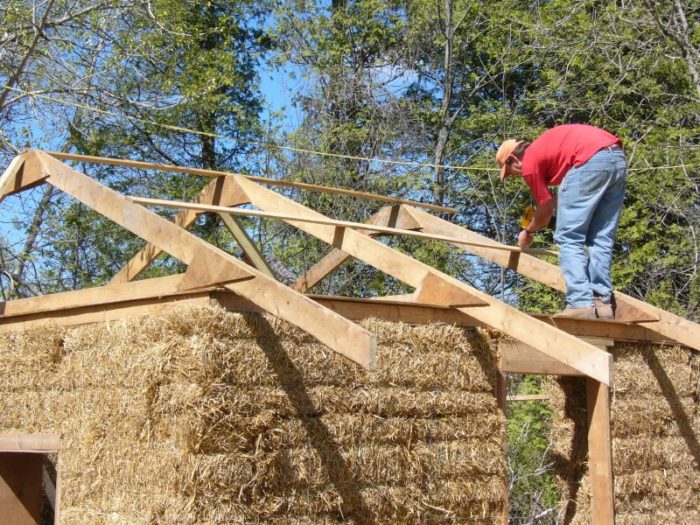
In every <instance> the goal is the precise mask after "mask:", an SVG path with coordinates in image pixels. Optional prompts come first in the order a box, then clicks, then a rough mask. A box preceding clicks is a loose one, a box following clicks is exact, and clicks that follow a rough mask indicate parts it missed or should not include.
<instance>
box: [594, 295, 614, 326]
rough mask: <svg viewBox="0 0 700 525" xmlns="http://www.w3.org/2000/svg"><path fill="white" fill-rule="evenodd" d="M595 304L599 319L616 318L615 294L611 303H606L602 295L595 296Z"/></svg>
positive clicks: (610, 319) (608, 319)
mask: <svg viewBox="0 0 700 525" xmlns="http://www.w3.org/2000/svg"><path fill="white" fill-rule="evenodd" d="M593 304H594V305H595V312H596V315H597V316H598V319H602V320H604V321H614V320H615V310H616V309H617V308H616V304H615V296H614V295H613V296H611V297H610V302H609V303H604V302H603V300H602V299H601V298H600V297H594V298H593Z"/></svg>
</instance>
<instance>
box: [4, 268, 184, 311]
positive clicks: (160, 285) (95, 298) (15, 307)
mask: <svg viewBox="0 0 700 525" xmlns="http://www.w3.org/2000/svg"><path fill="white" fill-rule="evenodd" d="M184 275H185V274H179V275H171V276H168V277H157V278H153V279H144V280H142V281H134V282H127V283H124V284H120V285H110V286H99V287H96V288H86V289H84V290H76V291H73V292H62V293H56V294H51V295H43V296H38V297H27V298H26V299H17V300H15V301H8V302H6V303H0V322H3V321H4V320H5V319H7V318H10V317H17V316H22V315H31V314H37V313H42V312H55V311H57V310H68V309H72V308H81V307H84V306H91V305H97V306H99V305H105V304H110V303H118V302H124V301H129V300H138V299H147V298H150V297H158V296H160V297H165V296H172V295H176V294H178V293H179V292H180V285H181V282H182V278H183V276H184Z"/></svg>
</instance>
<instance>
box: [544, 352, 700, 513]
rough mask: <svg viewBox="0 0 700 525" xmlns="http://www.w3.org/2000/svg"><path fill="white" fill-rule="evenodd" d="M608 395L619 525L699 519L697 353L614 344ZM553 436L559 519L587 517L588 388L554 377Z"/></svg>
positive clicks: (699, 388)
mask: <svg viewBox="0 0 700 525" xmlns="http://www.w3.org/2000/svg"><path fill="white" fill-rule="evenodd" d="M612 353H613V356H614V361H615V365H614V373H615V390H614V392H613V396H612V400H611V431H612V447H613V471H614V473H615V508H616V512H617V518H618V519H617V522H618V523H634V525H639V524H644V523H650V524H651V523H654V525H656V524H677V523H700V521H699V520H697V517H698V509H700V448H699V447H698V442H699V440H700V355H699V354H698V353H697V352H694V351H692V350H690V349H688V348H686V347H682V346H680V345H677V346H658V345H650V344H644V345H643V344H640V345H630V344H627V345H619V346H615V347H614V348H613V349H612ZM550 387H551V392H550V397H551V399H552V404H553V406H554V407H555V408H556V409H557V418H556V419H555V421H554V423H553V429H552V439H553V447H552V449H553V451H554V453H555V458H554V459H555V461H554V464H555V466H556V467H557V468H558V472H559V480H560V486H561V487H562V493H563V496H564V497H563V501H562V516H563V517H564V518H563V520H562V522H563V523H574V524H578V523H588V522H590V486H589V483H588V478H587V477H586V476H585V471H586V468H587V467H586V465H585V460H586V455H587V436H586V432H587V430H586V412H585V385H584V383H583V381H581V380H577V379H566V380H562V381H559V382H556V383H555V382H552V383H551V385H550Z"/></svg>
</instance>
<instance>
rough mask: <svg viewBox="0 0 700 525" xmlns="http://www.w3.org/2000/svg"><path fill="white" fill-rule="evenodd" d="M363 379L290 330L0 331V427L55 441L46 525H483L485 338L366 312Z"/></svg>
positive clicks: (487, 442)
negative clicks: (368, 366)
mask: <svg viewBox="0 0 700 525" xmlns="http://www.w3.org/2000/svg"><path fill="white" fill-rule="evenodd" d="M363 325H364V326H365V327H366V328H368V329H369V330H371V331H372V332H373V333H375V334H377V336H378V341H379V345H378V349H377V355H378V371H376V372H374V373H367V372H364V371H362V370H361V369H359V368H358V367H357V366H355V365H354V364H352V363H349V362H348V361H346V360H344V359H342V358H340V357H339V356H337V355H336V354H335V353H334V352H332V351H330V350H329V349H328V348H326V347H324V346H323V345H321V344H319V343H317V342H316V341H315V340H314V339H312V338H311V337H309V336H308V335H306V334H304V333H303V332H301V331H299V330H297V329H295V328H294V327H291V326H290V325H288V324H286V323H283V322H281V321H278V320H276V319H274V318H270V317H264V316H244V315H241V314H234V313H229V312H226V311H224V310H223V309H221V308H213V307H212V308H189V309H177V310H174V311H172V312H170V313H167V314H165V315H163V316H161V317H148V316H147V317H143V318H139V319H137V320H129V321H119V322H116V323H112V324H101V325H90V326H85V327H80V328H73V329H62V330H61V329H43V330H37V331H31V332H24V333H20V334H15V335H11V336H6V337H3V338H0V373H2V377H3V381H2V383H1V385H0V389H1V392H0V432H3V433H9V432H53V433H57V434H59V435H60V438H61V450H60V452H59V453H58V459H57V463H58V464H57V470H58V472H59V476H60V482H61V486H62V489H61V490H62V494H61V502H60V506H61V512H60V518H61V521H60V523H62V524H84V523H92V524H101V523H134V524H136V523H159V524H169V523H177V524H193V523H267V524H273V523H279V524H282V523H285V524H287V523H289V524H294V523H299V524H301V523H305V524H308V523H356V524H360V523H416V524H418V523H420V524H428V523H495V522H496V521H497V520H498V518H499V516H500V515H501V514H502V512H503V508H504V488H505V487H504V481H505V454H504V424H503V420H502V417H501V416H500V415H499V413H498V410H497V407H496V401H495V397H494V394H493V391H494V381H495V364H494V356H493V350H492V346H493V345H492V341H489V337H490V336H489V335H488V334H486V333H484V332H480V331H477V330H476V329H463V328H457V327H451V326H446V325H428V326H421V327H412V326H408V325H404V324H400V323H388V322H380V321H376V320H370V321H366V322H364V323H363Z"/></svg>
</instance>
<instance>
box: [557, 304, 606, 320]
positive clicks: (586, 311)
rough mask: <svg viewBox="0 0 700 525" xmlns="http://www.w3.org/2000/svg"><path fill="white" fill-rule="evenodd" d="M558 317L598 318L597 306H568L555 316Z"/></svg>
mask: <svg viewBox="0 0 700 525" xmlns="http://www.w3.org/2000/svg"><path fill="white" fill-rule="evenodd" d="M553 317H555V318H557V319H561V318H567V319H596V316H595V306H584V307H583V308H566V309H565V310H564V311H563V312H561V313H558V314H557V315H555V316H553Z"/></svg>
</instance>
